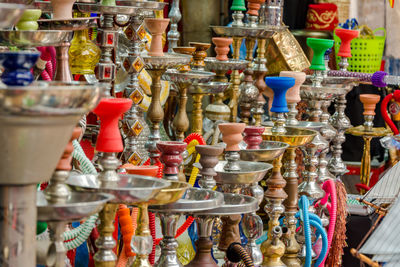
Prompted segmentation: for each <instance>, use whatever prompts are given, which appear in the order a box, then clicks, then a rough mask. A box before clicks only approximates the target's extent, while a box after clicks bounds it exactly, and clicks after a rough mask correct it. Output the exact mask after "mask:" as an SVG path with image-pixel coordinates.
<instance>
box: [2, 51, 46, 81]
mask: <svg viewBox="0 0 400 267" xmlns="http://www.w3.org/2000/svg"><path fill="white" fill-rule="evenodd" d="M39 56H40V53H39V52H32V51H7V52H1V53H0V64H1V65H2V66H3V68H4V71H3V73H2V75H1V77H0V79H1V81H2V82H3V83H4V84H6V85H9V86H26V85H29V84H31V83H32V82H33V80H34V77H33V74H32V72H31V68H32V67H33V66H34V65H35V63H36V61H37V60H38V58H39Z"/></svg>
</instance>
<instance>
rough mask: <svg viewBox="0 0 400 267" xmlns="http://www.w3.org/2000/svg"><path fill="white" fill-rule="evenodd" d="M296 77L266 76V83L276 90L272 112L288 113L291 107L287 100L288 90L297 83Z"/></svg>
mask: <svg viewBox="0 0 400 267" xmlns="http://www.w3.org/2000/svg"><path fill="white" fill-rule="evenodd" d="M295 81H296V80H295V78H292V77H266V78H265V83H266V84H267V86H268V87H269V88H271V89H272V91H274V100H273V101H272V107H271V112H275V113H287V112H289V109H288V107H287V102H286V92H287V90H288V89H289V88H291V87H293V86H294V84H295Z"/></svg>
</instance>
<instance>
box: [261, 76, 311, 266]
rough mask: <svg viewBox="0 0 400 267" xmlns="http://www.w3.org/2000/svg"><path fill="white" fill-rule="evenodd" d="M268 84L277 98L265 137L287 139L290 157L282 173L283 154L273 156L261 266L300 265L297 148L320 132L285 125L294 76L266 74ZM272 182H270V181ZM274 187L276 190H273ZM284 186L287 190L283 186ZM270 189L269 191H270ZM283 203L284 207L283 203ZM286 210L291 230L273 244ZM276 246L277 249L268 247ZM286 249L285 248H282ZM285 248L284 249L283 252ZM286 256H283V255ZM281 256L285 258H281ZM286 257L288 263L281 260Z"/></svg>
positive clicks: (279, 139) (287, 221) (272, 139)
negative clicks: (271, 122)
mask: <svg viewBox="0 0 400 267" xmlns="http://www.w3.org/2000/svg"><path fill="white" fill-rule="evenodd" d="M265 82H266V84H267V85H268V86H269V87H270V88H271V89H272V90H274V96H275V97H274V99H273V102H272V108H271V111H272V112H275V113H276V115H275V118H274V120H275V121H274V126H273V127H271V126H268V127H266V128H265V132H264V133H263V135H262V138H263V139H264V140H267V141H278V142H284V143H287V144H288V145H289V147H288V148H287V149H286V153H287V154H288V161H287V162H286V164H285V172H284V174H283V177H282V175H281V174H280V168H281V159H282V156H283V155H281V156H280V157H277V158H276V159H275V160H274V163H273V164H274V173H273V176H272V177H271V178H269V180H268V181H269V183H268V184H269V188H270V187H271V185H272V187H271V189H269V191H267V192H266V193H265V198H266V200H267V205H266V207H265V211H266V212H267V213H268V215H269V216H270V223H269V231H268V233H269V236H268V240H269V241H268V240H267V241H265V242H263V244H262V246H261V250H262V251H263V255H264V261H263V265H262V266H270V264H276V266H285V264H287V265H289V266H300V262H299V260H298V258H297V257H298V256H297V254H298V252H299V251H300V249H301V248H300V246H299V244H298V243H297V241H296V239H295V229H296V223H297V220H296V219H295V214H296V212H297V201H298V197H297V195H298V192H297V183H298V182H297V178H298V177H297V173H296V169H297V166H296V163H295V157H296V153H295V151H296V148H297V147H300V146H304V145H306V144H308V143H310V142H311V141H312V140H313V139H314V137H315V136H316V134H317V132H316V131H313V130H308V129H304V128H295V127H285V126H284V125H285V118H284V113H287V112H288V108H287V104H286V99H285V95H286V91H287V90H288V89H289V88H291V87H293V85H295V79H294V78H292V77H267V78H266V79H265ZM270 184H271V185H270ZM272 189H274V190H272ZM283 189H284V190H283ZM267 193H268V195H267ZM282 202H283V203H284V206H285V208H284V207H283V206H282V204H281V203H282ZM283 212H285V223H286V225H287V227H288V228H289V229H290V230H289V231H290V233H289V234H288V235H285V238H284V241H285V244H286V249H285V244H284V243H282V242H277V243H276V244H272V236H271V233H272V231H271V230H272V229H273V228H274V227H276V226H279V222H278V218H279V216H280V215H281V214H282V213H283ZM270 247H273V248H274V249H268V248H270ZM282 250H283V252H282ZM281 252H282V253H281ZM282 257H283V258H282ZM281 258H282V259H281ZM282 260H284V262H285V263H283V262H282Z"/></svg>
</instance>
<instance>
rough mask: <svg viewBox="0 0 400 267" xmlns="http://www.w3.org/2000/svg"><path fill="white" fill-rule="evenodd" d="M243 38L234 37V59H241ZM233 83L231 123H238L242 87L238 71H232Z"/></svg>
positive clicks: (230, 104) (230, 105)
mask: <svg viewBox="0 0 400 267" xmlns="http://www.w3.org/2000/svg"><path fill="white" fill-rule="evenodd" d="M242 39H243V38H242V37H233V43H232V46H233V58H234V59H239V55H240V45H241V44H242ZM231 83H232V99H231V102H230V103H229V107H230V108H231V118H230V121H231V122H236V118H237V112H238V110H237V109H238V100H239V86H240V75H239V71H238V70H233V71H232V77H231Z"/></svg>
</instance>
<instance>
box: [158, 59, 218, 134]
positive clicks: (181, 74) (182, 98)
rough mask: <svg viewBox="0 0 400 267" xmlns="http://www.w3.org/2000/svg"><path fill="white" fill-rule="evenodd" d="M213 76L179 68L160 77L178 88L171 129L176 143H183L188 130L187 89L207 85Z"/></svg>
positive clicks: (199, 71)
mask: <svg viewBox="0 0 400 267" xmlns="http://www.w3.org/2000/svg"><path fill="white" fill-rule="evenodd" d="M206 55H207V54H206ZM190 59H191V57H190ZM186 69H187V68H186ZM214 76H215V74H214V73H213V72H205V71H202V70H188V71H186V70H185V69H184V68H180V69H179V70H174V69H170V70H167V71H166V72H165V73H164V74H163V75H162V77H161V78H162V79H163V80H167V81H170V82H173V83H174V84H175V85H176V86H177V87H178V91H179V107H178V112H177V114H176V115H175V117H174V121H173V127H174V128H175V134H176V139H177V140H178V141H183V139H184V138H185V132H186V131H187V130H188V129H189V118H188V116H187V111H186V103H187V98H188V97H187V90H188V87H189V86H190V85H193V84H194V85H195V84H198V83H207V82H209V81H211V80H212V79H213V77H214Z"/></svg>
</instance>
